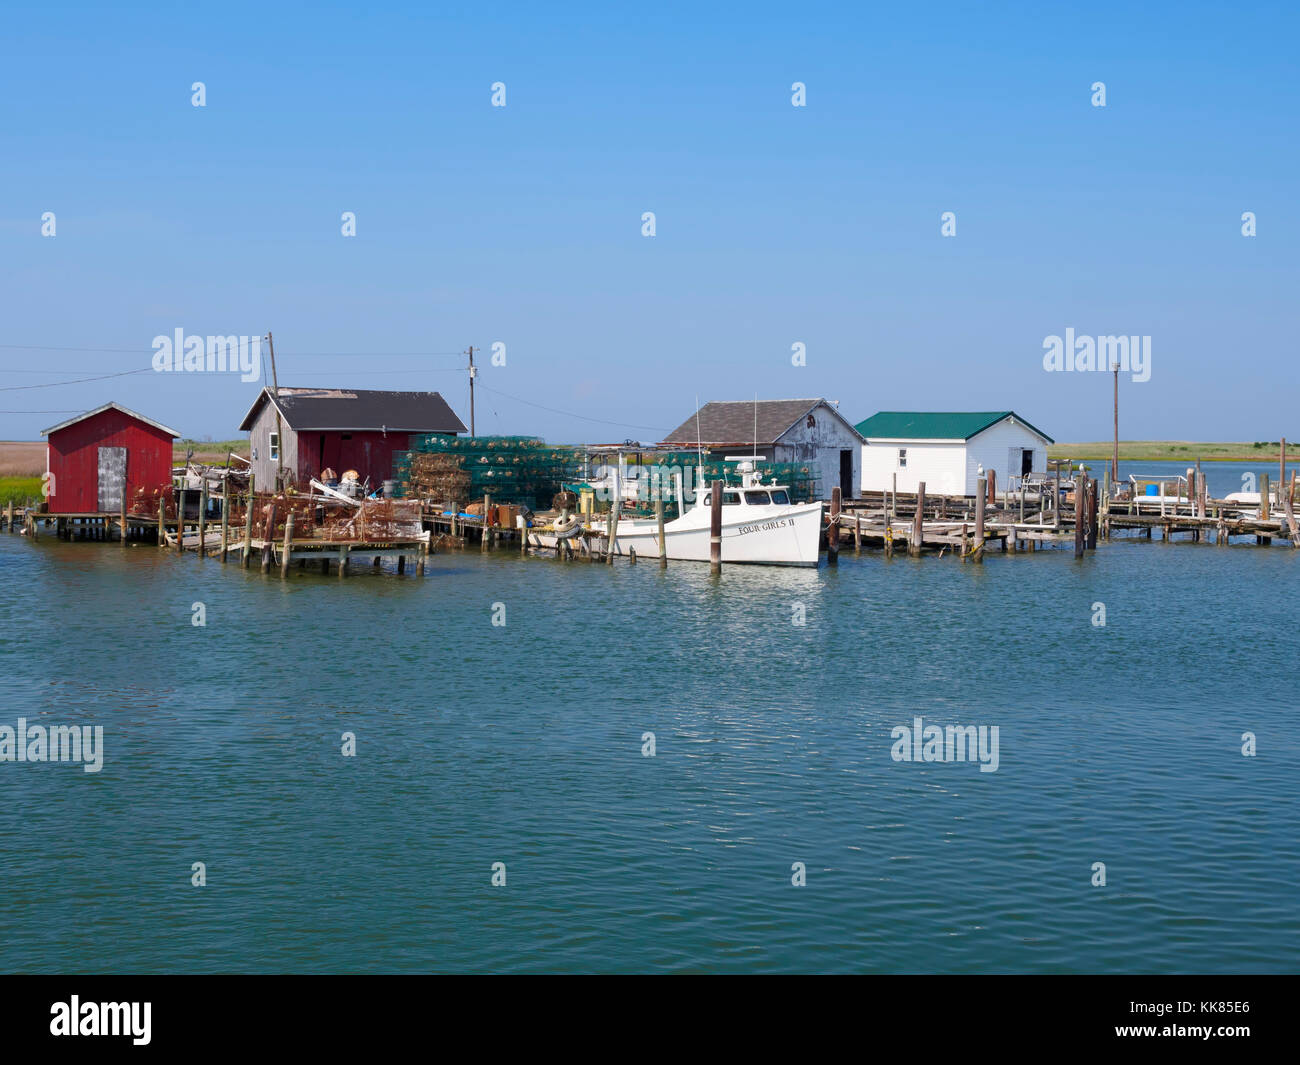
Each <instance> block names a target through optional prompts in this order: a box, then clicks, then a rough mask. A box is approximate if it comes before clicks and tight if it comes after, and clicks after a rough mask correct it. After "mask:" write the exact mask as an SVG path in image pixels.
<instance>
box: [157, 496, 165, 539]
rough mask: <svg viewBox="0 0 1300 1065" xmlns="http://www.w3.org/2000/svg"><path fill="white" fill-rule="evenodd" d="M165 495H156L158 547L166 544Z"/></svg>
mask: <svg viewBox="0 0 1300 1065" xmlns="http://www.w3.org/2000/svg"><path fill="white" fill-rule="evenodd" d="M166 529H167V497H166V496H165V495H162V494H161V493H159V495H158V547H159V548H164V547H166V546H167V533H166Z"/></svg>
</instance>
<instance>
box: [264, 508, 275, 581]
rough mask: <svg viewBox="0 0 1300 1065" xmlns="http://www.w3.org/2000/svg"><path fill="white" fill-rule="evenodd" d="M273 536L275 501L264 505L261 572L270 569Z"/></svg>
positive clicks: (273, 550) (273, 551)
mask: <svg viewBox="0 0 1300 1065" xmlns="http://www.w3.org/2000/svg"><path fill="white" fill-rule="evenodd" d="M274 536H275V500H274V499H273V500H271V502H269V503H268V504H267V505H266V523H265V524H264V525H263V526H262V572H263V573H268V572H270V569H271V556H272V555H273V554H274V553H275V547H274V545H273V544H272V542H271V541H272V539H273V538H274Z"/></svg>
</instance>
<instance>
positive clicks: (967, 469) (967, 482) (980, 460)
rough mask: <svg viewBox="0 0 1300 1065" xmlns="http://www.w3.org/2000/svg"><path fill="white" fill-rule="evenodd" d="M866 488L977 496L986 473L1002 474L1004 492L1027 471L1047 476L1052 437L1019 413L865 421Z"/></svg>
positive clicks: (909, 414)
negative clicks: (978, 483)
mask: <svg viewBox="0 0 1300 1065" xmlns="http://www.w3.org/2000/svg"><path fill="white" fill-rule="evenodd" d="M857 431H858V432H859V433H861V434H862V436H863V438H864V439H865V440H866V443H864V444H863V445H862V482H861V483H862V490H863V491H864V492H881V491H884V490H886V489H893V488H894V485H895V481H894V477H895V475H897V477H898V481H897V485H898V491H900V492H915V491H916V488H917V485H918V484H920V483H921V482H922V481H924V482H925V490H926V491H927V492H930V493H938V494H940V495H954V496H955V495H966V496H973V495H974V494H975V482H976V480H977V478H978V477H979V475H980V469H981V467H982V468H983V469H984V471H986V472H989V471H992V472H994V473H996V475H997V476H996V479H997V486H998V490H999V491H1002V490H1004V489H1006V488H1008V487H1014V485H1016V484H1018V483H1019V479H1020V477H1021V476H1023V475H1024V474H1027V473H1046V471H1047V446H1048V445H1049V444H1051V443H1054V441H1053V440H1052V438H1051V437H1050V436H1048V435H1047V434H1046V433H1044V432H1042V431H1041V430H1039V429H1036V428H1034V426H1032V425H1030V424H1029V422H1027V421H1025V420H1024V419H1023V418H1021V417H1020V416H1019V415H1018V414H1016V412H1015V411H1011V410H1001V411H959V412H951V411H946V412H945V411H941V412H929V411H881V412H880V413H879V414H876V415H873V416H872V417H870V418H868V419H867V420H866V421H863V422H859V423H858V425H857Z"/></svg>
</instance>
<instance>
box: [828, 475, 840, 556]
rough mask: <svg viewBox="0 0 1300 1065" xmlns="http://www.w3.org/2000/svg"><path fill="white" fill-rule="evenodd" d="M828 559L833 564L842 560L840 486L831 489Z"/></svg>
mask: <svg viewBox="0 0 1300 1065" xmlns="http://www.w3.org/2000/svg"><path fill="white" fill-rule="evenodd" d="M826 561H827V562H829V563H830V564H831V565H832V566H837V565H839V561H840V486H839V485H836V486H835V487H834V488H832V489H831V520H830V524H829V525H827V526H826Z"/></svg>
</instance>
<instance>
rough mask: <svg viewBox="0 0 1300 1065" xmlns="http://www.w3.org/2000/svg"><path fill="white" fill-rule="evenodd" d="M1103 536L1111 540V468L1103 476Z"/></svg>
mask: <svg viewBox="0 0 1300 1065" xmlns="http://www.w3.org/2000/svg"><path fill="white" fill-rule="evenodd" d="M1101 534H1102V536H1103V537H1104V538H1105V539H1107V540H1109V539H1110V467H1107V468H1106V469H1105V470H1104V471H1103V472H1102V475H1101Z"/></svg>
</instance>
